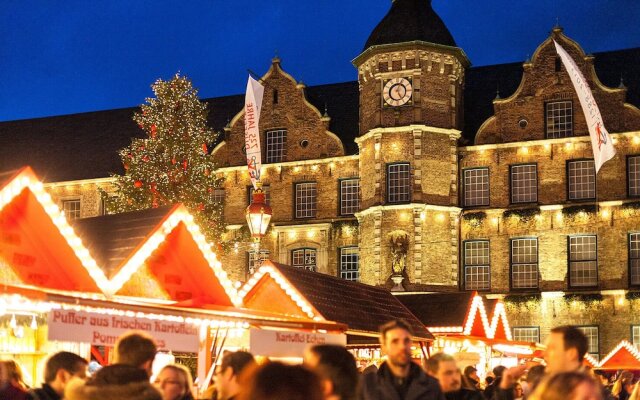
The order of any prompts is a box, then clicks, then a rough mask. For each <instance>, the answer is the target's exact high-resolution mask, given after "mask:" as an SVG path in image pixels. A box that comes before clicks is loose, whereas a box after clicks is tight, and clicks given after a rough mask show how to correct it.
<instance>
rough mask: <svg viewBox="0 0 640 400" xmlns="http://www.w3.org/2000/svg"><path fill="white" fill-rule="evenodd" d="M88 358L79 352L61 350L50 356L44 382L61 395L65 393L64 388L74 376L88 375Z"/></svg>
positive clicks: (82, 376)
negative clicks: (78, 353)
mask: <svg viewBox="0 0 640 400" xmlns="http://www.w3.org/2000/svg"><path fill="white" fill-rule="evenodd" d="M88 365H89V363H87V360H85V359H84V358H82V357H80V356H79V355H77V354H74V353H70V352H68V351H61V352H59V353H56V354H54V355H52V356H51V357H49V359H48V360H47V363H46V364H45V366H44V383H46V384H47V385H49V386H51V388H52V389H53V390H54V391H55V392H56V393H58V394H59V395H60V396H62V395H63V394H64V388H65V387H66V386H67V384H68V383H69V381H70V380H71V379H72V378H74V377H77V378H83V379H85V378H86V377H87V366H88Z"/></svg>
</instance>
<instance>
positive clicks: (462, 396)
mask: <svg viewBox="0 0 640 400" xmlns="http://www.w3.org/2000/svg"><path fill="white" fill-rule="evenodd" d="M444 397H445V398H446V399H447V400H484V396H483V395H482V393H480V392H479V391H478V390H470V389H465V388H461V389H460V390H458V391H457V392H449V393H445V394H444Z"/></svg>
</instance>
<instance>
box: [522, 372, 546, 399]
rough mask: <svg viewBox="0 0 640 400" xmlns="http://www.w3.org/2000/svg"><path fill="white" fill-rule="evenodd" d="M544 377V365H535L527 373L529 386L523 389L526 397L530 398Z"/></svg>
mask: <svg viewBox="0 0 640 400" xmlns="http://www.w3.org/2000/svg"><path fill="white" fill-rule="evenodd" d="M543 376H544V365H534V366H532V367H531V368H529V371H528V372H527V379H526V382H527V385H526V386H525V387H524V388H523V389H524V390H523V394H524V397H528V396H529V395H530V394H531V393H532V392H533V391H534V390H535V389H536V387H537V386H538V384H539V383H540V380H542V377H543Z"/></svg>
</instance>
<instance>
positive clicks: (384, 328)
mask: <svg viewBox="0 0 640 400" xmlns="http://www.w3.org/2000/svg"><path fill="white" fill-rule="evenodd" d="M393 329H404V330H405V331H407V332H409V334H410V335H411V336H413V329H411V327H410V326H409V324H408V323H407V322H406V321H405V320H402V319H394V320H391V321H389V322H387V323H386V324H384V325H381V326H380V340H381V341H382V342H383V343H384V341H385V339H386V338H385V335H386V334H387V332H389V331H390V330H393Z"/></svg>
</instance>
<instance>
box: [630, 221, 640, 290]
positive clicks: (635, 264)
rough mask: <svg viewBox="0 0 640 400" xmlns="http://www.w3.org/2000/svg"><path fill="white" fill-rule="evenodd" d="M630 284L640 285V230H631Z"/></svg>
mask: <svg viewBox="0 0 640 400" xmlns="http://www.w3.org/2000/svg"><path fill="white" fill-rule="evenodd" d="M628 246H629V284H630V285H631V286H640V232H629V238H628Z"/></svg>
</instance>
